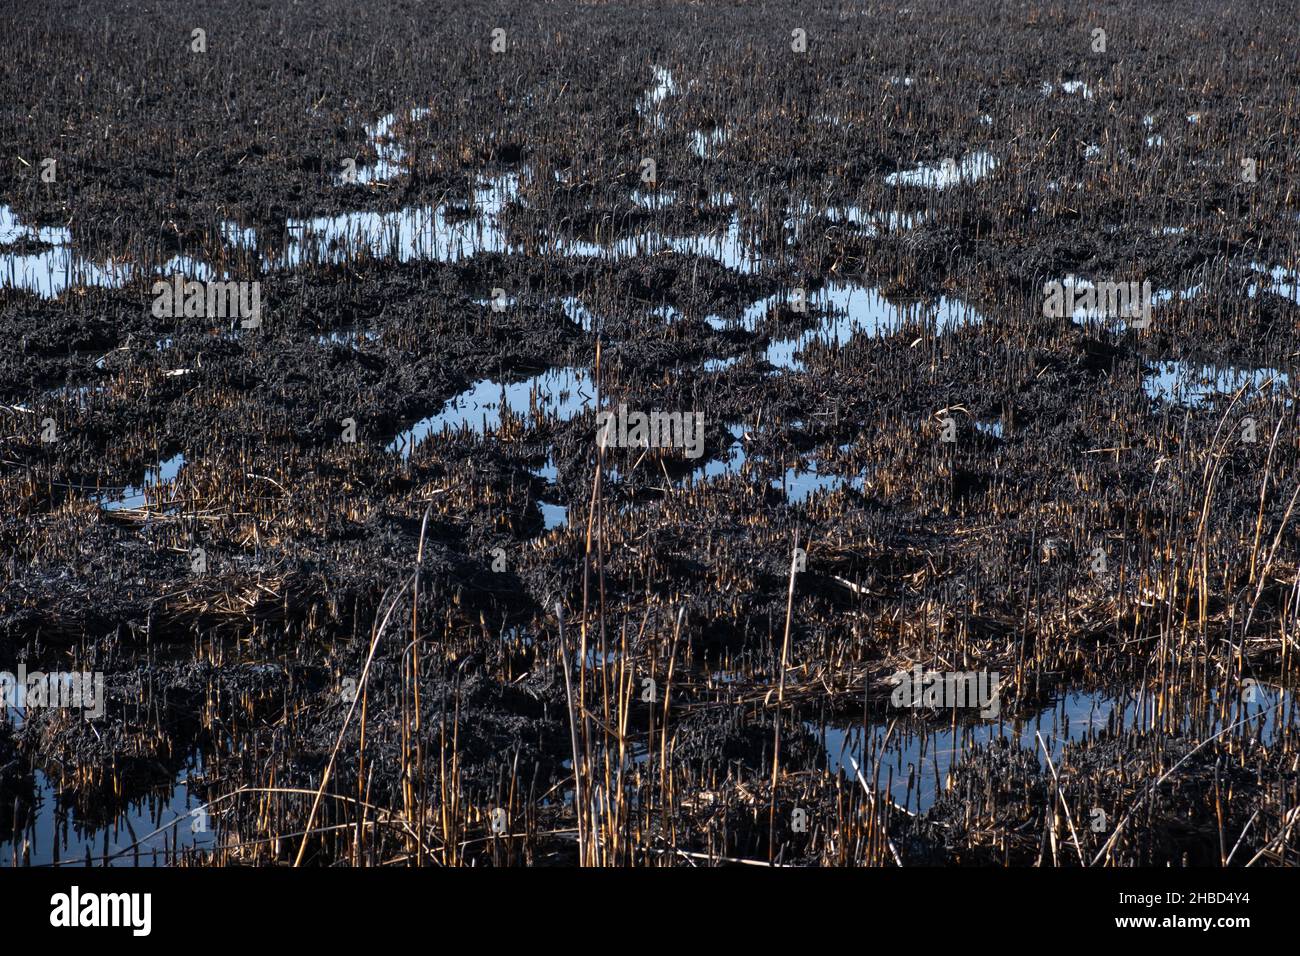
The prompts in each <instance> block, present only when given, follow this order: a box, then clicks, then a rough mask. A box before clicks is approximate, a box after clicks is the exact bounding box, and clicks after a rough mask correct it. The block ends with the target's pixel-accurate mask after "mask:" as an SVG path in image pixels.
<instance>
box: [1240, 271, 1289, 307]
mask: <svg viewBox="0 0 1300 956" xmlns="http://www.w3.org/2000/svg"><path fill="white" fill-rule="evenodd" d="M1250 267H1251V268H1252V269H1254V270H1255V271H1256V272H1263V273H1265V274H1266V275H1267V276H1268V277H1269V278H1270V279H1271V280H1272V284H1271V285H1268V286H1264V290H1265V291H1267V292H1272V293H1273V294H1274V295H1278V296H1281V297H1282V298H1284V299H1290V300H1291V301H1292V302H1295V303H1297V304H1300V274H1297V273H1296V272H1295V271H1293V270H1288V269H1284V268H1283V267H1282V266H1266V265H1261V264H1260V263H1258V262H1252V263H1251V264H1250ZM1259 290H1260V284H1259V283H1257V282H1252V283H1251V284H1250V285H1249V286H1247V288H1246V294H1247V295H1248V296H1250V297H1251V298H1252V299H1253V298H1255V297H1256V296H1257V295H1259Z"/></svg>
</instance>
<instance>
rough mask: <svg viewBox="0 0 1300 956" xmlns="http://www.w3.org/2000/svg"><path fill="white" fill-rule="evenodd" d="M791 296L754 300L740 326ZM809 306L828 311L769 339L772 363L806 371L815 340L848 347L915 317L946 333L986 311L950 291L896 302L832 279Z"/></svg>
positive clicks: (753, 325) (719, 322)
mask: <svg viewBox="0 0 1300 956" xmlns="http://www.w3.org/2000/svg"><path fill="white" fill-rule="evenodd" d="M789 300H790V299H789V294H788V293H778V294H776V295H773V296H769V297H768V298H766V299H761V300H759V301H758V302H755V303H753V304H752V305H750V306H749V307H748V308H746V309H745V311H744V313H743V314H742V315H741V317H740V321H739V324H740V326H741V327H743V328H744V329H745V330H746V331H748V332H753V331H755V330H756V329H757V328H758V324H759V322H760V321H761V320H762V319H763V317H764V316H765V315H766V314H767V313H768V311H769V310H770V309H772V308H773V307H774V306H776V305H778V304H779V303H782V302H788V301H789ZM808 309H809V311H810V312H812V311H822V312H825V313H826V314H825V315H823V316H822V317H821V318H820V319H819V320H818V321H817V323H816V324H815V325H814V326H813V327H812V328H810V329H808V330H806V331H804V332H801V333H800V334H799V335H797V336H793V337H790V338H782V339H776V340H774V341H773V342H772V343H771V344H769V345H768V347H767V351H766V352H765V354H764V358H765V359H766V360H767V362H769V363H770V364H771V365H774V366H775V367H776V368H778V369H785V370H787V371H795V372H802V371H803V370H804V364H803V362H802V361H800V360H799V359H797V358H796V357H795V356H796V355H798V354H799V353H800V352H802V351H804V350H805V349H806V348H808V347H809V346H810V345H812V344H814V343H818V342H820V343H824V344H826V345H827V346H831V347H834V348H843V347H844V346H845V345H846V344H848V342H849V340H850V339H852V338H853V336H855V335H858V334H863V335H871V336H884V335H891V334H893V333H896V332H898V331H899V330H901V329H902V328H903V327H904V326H905V325H907V324H909V323H912V322H920V321H922V320H923V321H925V322H926V323H930V322H933V323H934V328H935V331H936V332H937V333H938V334H943V333H945V332H950V331H952V330H953V329H957V328H961V327H964V326H967V325H977V324H979V323H981V322H983V321H984V319H983V316H981V315H980V314H979V313H978V312H976V311H975V310H974V309H972V308H971V307H970V306H968V305H966V304H965V303H963V302H962V301H961V300H959V299H950V298H947V297H946V296H945V297H941V298H939V299H937V300H934V301H932V302H926V303H920V302H916V301H907V302H902V303H895V302H891V301H889V300H888V299H887V298H885V296H884V295H883V294H882V293H881V292H880V291H879V290H877V289H874V288H870V287H868V286H862V285H858V284H856V283H849V282H840V283H831V284H830V285H827V286H825V287H824V288H822V289H819V290H817V291H816V292H813V293H812V294H811V295H810V296H809V299H808ZM707 321H708V323H709V324H710V325H711V326H713V328H715V329H724V328H726V327H727V325H728V323H727V322H726V321H725V320H723V319H720V318H718V317H717V316H711V317H710V318H709V319H708V320H707Z"/></svg>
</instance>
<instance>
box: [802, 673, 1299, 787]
mask: <svg viewBox="0 0 1300 956" xmlns="http://www.w3.org/2000/svg"><path fill="white" fill-rule="evenodd" d="M1279 693H1283V692H1279V691H1278V690H1276V689H1273V688H1269V687H1266V686H1263V685H1257V686H1256V687H1255V689H1254V694H1253V696H1254V697H1255V701H1254V702H1253V703H1247V702H1245V701H1244V700H1243V701H1242V702H1241V703H1240V705H1239V706H1240V707H1241V708H1242V709H1241V710H1240V712H1238V713H1235V714H1230V715H1229V718H1228V721H1227V723H1228V724H1229V725H1231V724H1233V723H1235V722H1236V721H1238V720H1240V719H1242V718H1244V717H1248V716H1249V717H1252V718H1254V719H1258V718H1259V717H1261V716H1262V717H1263V719H1264V729H1263V732H1262V734H1261V736H1262V738H1263V740H1264V742H1266V743H1267V742H1268V741H1269V740H1271V739H1272V737H1273V735H1274V734H1275V733H1276V732H1277V730H1278V728H1279V726H1285V725H1286V723H1287V722H1288V721H1290V722H1291V723H1292V724H1293V723H1294V709H1293V706H1292V702H1290V701H1288V702H1287V703H1286V704H1285V705H1284V706H1283V707H1281V708H1279V707H1277V706H1276V705H1277V704H1278V702H1279ZM1243 696H1244V695H1243ZM1139 705H1140V706H1139ZM890 711H891V712H890V713H889V714H888V715H886V717H885V718H884V719H881V720H876V719H875V718H873V719H872V722H871V723H870V724H869V727H868V729H869V737H864V734H863V729H862V726H861V725H860V724H856V725H853V726H851V727H845V726H837V727H831V726H827V727H821V726H820V725H818V724H816V723H809V724H806V727H807V729H808V730H809V732H810V733H812V734H813V735H814V736H817V737H818V738H819V739H820V740H822V743H823V746H824V747H825V749H826V756H827V763H828V766H829V767H830V769H831V770H832V772H834V771H840V770H842V771H843V772H844V773H846V774H848V775H849V777H850V779H852V778H853V764H852V763H851V762H850V758H852V759H853V760H856V761H857V763H858V765H859V766H860V767H861V768H862V775H863V777H865V778H866V780H867V783H868V784H869V785H871V786H872V787H873V788H874V787H875V780H874V779H873V778H874V775H875V761H876V759H877V758H879V761H880V778H879V783H880V790H881V791H884V789H885V787H886V783H887V780H888V776H889V771H890V770H891V769H892V770H893V774H894V779H893V786H892V789H891V791H890V795H891V796H892V798H893V800H894V801H895V802H896V803H898V804H900V805H902V804H903V802H904V800H906V799H907V777H908V772H909V765H911V766H914V767H915V768H916V771H917V773H916V778H915V780H914V781H913V792H912V796H911V801H910V803H909V804H908V806H909V808H910V809H913V810H916V809H917V802H918V790H917V788H918V787H919V802H920V810H921V811H925V810H927V809H929V807H930V806H931V805H932V804H933V803H934V801H935V798H936V795H937V793H936V789H935V775H936V771H937V774H938V780H939V786H940V787H942V786H943V785H944V781H945V780H946V778H947V775H948V771H949V769H950V768H951V767H952V766H953V764H954V763H955V762H959V761H960V759H961V755H962V753H963V752H964V751H965V750H966V749H967V748H969V747H971V746H973V745H981V746H982V745H986V744H988V743H989V742H990V741H992V740H994V739H997V738H999V737H1001V738H1006V739H1008V740H1011V741H1013V742H1016V743H1018V744H1019V746H1021V747H1023V748H1029V749H1032V750H1034V751H1035V753H1036V755H1037V757H1038V760H1039V765H1040V766H1042V767H1046V765H1047V764H1046V761H1045V760H1044V759H1043V751H1042V748H1041V747H1039V746H1038V743H1037V741H1036V740H1035V738H1034V734H1035V732H1038V733H1041V734H1042V735H1043V741H1044V743H1046V744H1047V746H1048V749H1049V750H1050V751H1051V754H1052V760H1053V761H1054V762H1056V764H1057V768H1058V770H1059V768H1060V762H1059V761H1060V756H1061V751H1062V749H1063V747H1064V745H1065V743H1066V742H1069V741H1078V740H1081V739H1083V738H1084V737H1085V736H1087V735H1088V733H1089V732H1092V733H1093V734H1099V733H1101V732H1103V731H1105V730H1106V728H1107V723H1108V721H1109V720H1110V719H1111V718H1112V716H1114V717H1115V718H1116V719H1119V718H1120V717H1122V719H1123V728H1124V729H1126V730H1129V729H1138V730H1142V729H1149V728H1152V727H1153V723H1152V722H1153V720H1154V704H1153V701H1152V699H1151V696H1150V694H1146V695H1145V696H1143V697H1142V698H1141V700H1140V701H1139V698H1138V695H1137V693H1136V692H1133V693H1130V694H1126V695H1120V696H1119V697H1113V696H1111V695H1110V694H1107V693H1105V692H1097V693H1082V692H1072V693H1069V694H1066V695H1065V696H1063V697H1061V698H1060V699H1059V700H1058V701H1057V702H1056V703H1055V704H1054V705H1053V706H1052V707H1050V708H1048V709H1047V710H1044V711H1043V712H1042V713H1040V714H1038V715H1036V716H1035V717H1033V718H1031V719H1030V720H1028V721H1024V722H1008V721H1002V722H999V721H997V720H987V721H983V722H979V723H974V724H968V725H965V726H960V727H958V728H957V729H956V730H955V731H954V730H953V728H952V727H951V725H950V723H947V722H945V723H940V724H937V725H933V726H929V727H927V726H924V725H922V724H920V723H909V724H908V726H904V722H905V721H907V718H908V716H909V714H911V713H912V710H911V708H892V707H891V708H890ZM918 712H923V711H922V710H918ZM895 716H897V717H898V718H899V720H898V724H897V726H895V728H894V733H893V735H892V736H891V737H890V738H889V744H888V747H887V748H885V749H884V751H883V752H882V751H881V747H882V744H883V743H884V741H885V737H886V734H887V732H888V728H889V724H890V721H891V720H892V719H894V717H895ZM1194 725H1195V726H1194ZM1154 726H1155V727H1156V728H1158V727H1159V724H1155V725H1154ZM1183 726H1184V727H1185V728H1186V729H1187V730H1188V732H1194V733H1197V734H1204V735H1205V736H1209V735H1211V734H1213V733H1215V732H1216V731H1217V730H1220V729H1222V725H1221V724H1219V723H1218V722H1214V723H1211V721H1210V719H1209V717H1208V716H1207V717H1206V718H1204V719H1202V720H1199V721H1193V720H1192V719H1191V718H1190V717H1189V716H1187V715H1184V717H1183ZM1254 727H1255V723H1254V720H1252V722H1251V723H1249V724H1247V725H1246V726H1245V727H1242V728H1238V729H1237V730H1236V731H1234V733H1244V732H1246V731H1247V729H1249V730H1250V732H1251V733H1253V732H1254ZM864 739H869V740H870V742H871V751H870V753H867V754H866V755H865V756H864V753H863V742H864Z"/></svg>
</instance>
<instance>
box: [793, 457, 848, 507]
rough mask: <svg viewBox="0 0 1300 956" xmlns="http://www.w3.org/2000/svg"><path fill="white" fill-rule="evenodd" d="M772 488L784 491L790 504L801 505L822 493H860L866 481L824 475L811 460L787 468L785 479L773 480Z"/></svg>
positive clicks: (813, 460) (815, 462) (814, 461)
mask: <svg viewBox="0 0 1300 956" xmlns="http://www.w3.org/2000/svg"><path fill="white" fill-rule="evenodd" d="M772 487H773V488H776V489H779V490H781V491H783V492H784V493H785V500H786V501H787V502H788V503H790V504H792V505H801V504H805V503H806V502H807V501H808V499H809V498H811V497H812V496H813V495H814V494H816V493H817V492H821V491H836V490H840V489H844V488H850V489H852V490H853V491H859V492H860V491H862V490H863V487H864V479H863V476H862V475H853V476H849V477H846V476H843V475H833V474H822V473H821V472H820V471H818V468H817V461H816V460H815V459H811V460H809V461H808V462H806V463H805V464H801V465H797V466H795V467H793V468H787V469H786V470H785V475H784V476H783V477H781V478H779V479H773V480H772Z"/></svg>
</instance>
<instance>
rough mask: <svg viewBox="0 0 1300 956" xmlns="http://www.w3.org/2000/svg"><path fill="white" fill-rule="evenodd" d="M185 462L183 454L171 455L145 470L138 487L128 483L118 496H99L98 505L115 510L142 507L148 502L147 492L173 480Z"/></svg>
mask: <svg viewBox="0 0 1300 956" xmlns="http://www.w3.org/2000/svg"><path fill="white" fill-rule="evenodd" d="M184 464H185V456H184V455H173V456H172V457H171V458H168V459H167V460H166V461H164V462H162V463H161V464H158V465H155V466H154V467H152V468H150V469H148V470H147V471H145V475H144V483H143V484H142V485H140V486H139V487H136V486H135V485H128V486H127V487H126V489H125V490H124V491H123V492H122V494H121V495H120V496H119V497H116V498H109V497H108V496H106V495H105V496H101V497H100V499H99V504H100V507H102V508H106V509H107V510H109V511H117V510H119V509H122V508H143V507H144V506H145V505H146V504H147V503H148V498H149V493H150V492H151V491H153V490H154V489H155V488H157V487H159V486H160V485H165V484H167V483H168V482H171V481H175V480H176V476H177V475H179V474H180V471H181V466H182V465H184Z"/></svg>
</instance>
